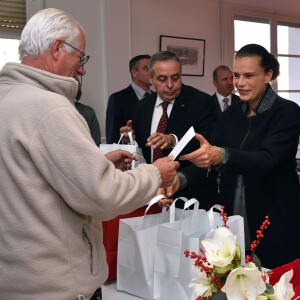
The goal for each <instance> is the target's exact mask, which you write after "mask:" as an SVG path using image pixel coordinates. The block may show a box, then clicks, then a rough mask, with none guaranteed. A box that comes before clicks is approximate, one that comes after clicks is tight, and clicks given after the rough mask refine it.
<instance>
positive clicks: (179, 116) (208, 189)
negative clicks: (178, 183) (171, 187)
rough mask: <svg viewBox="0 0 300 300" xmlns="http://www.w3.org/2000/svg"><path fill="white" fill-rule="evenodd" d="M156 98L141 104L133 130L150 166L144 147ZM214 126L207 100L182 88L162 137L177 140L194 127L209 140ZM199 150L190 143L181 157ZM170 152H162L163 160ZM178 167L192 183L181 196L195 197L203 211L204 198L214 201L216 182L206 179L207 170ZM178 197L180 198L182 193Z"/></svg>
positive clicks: (212, 110)
mask: <svg viewBox="0 0 300 300" xmlns="http://www.w3.org/2000/svg"><path fill="white" fill-rule="evenodd" d="M156 98H157V94H156V93H154V94H152V95H150V96H148V97H147V98H145V99H142V100H140V101H139V103H138V104H137V106H136V110H135V113H134V116H133V130H134V133H135V135H136V141H137V143H138V144H139V146H140V147H141V148H142V150H143V154H144V157H145V160H146V162H147V163H151V149H150V148H149V147H146V146H145V145H146V143H147V138H148V137H149V136H150V134H151V132H150V131H151V123H152V115H153V111H154V106H155V102H156ZM215 122H216V112H215V107H214V104H213V103H212V101H211V99H210V96H209V95H208V94H206V93H204V92H201V91H199V90H197V89H195V88H193V87H190V86H187V85H183V86H182V89H181V92H180V94H179V96H178V97H177V98H176V99H175V102H174V105H173V108H172V111H171V114H170V116H169V119H168V123H167V127H166V131H165V133H166V134H169V133H173V134H175V135H176V136H177V137H178V140H180V139H181V138H182V136H183V135H184V134H185V133H186V131H187V130H188V129H189V128H190V127H191V126H194V129H195V131H196V132H197V133H201V134H202V135H203V136H204V137H205V138H208V139H209V138H210V134H211V131H212V129H213V127H214V125H215ZM199 146H200V145H199V142H198V141H197V140H196V139H192V141H191V142H190V143H189V144H188V145H187V146H186V148H185V149H184V150H183V151H182V153H181V154H184V153H190V152H192V151H194V150H196V149H198V148H199ZM171 150H172V149H166V150H164V156H167V155H168V154H169V153H170V151H171ZM180 164H181V167H180V169H181V170H185V173H184V174H185V175H186V177H190V178H191V180H188V181H189V189H188V191H185V192H184V196H186V197H188V198H190V197H192V196H193V197H196V198H197V199H198V200H200V206H201V207H204V202H202V201H201V199H202V200H203V198H206V201H212V202H215V201H217V193H216V191H217V190H216V186H215V179H214V178H207V176H206V170H204V169H200V168H197V167H195V166H194V165H192V166H191V163H189V162H187V161H186V162H184V161H181V162H180ZM189 174H191V176H189ZM201 178H202V179H201ZM192 179H193V181H192ZM204 194H207V196H204ZM181 195H183V194H182V193H181ZM208 206H209V205H208ZM208 206H207V207H208Z"/></svg>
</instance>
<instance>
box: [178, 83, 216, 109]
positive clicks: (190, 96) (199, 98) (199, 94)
mask: <svg viewBox="0 0 300 300" xmlns="http://www.w3.org/2000/svg"><path fill="white" fill-rule="evenodd" d="M181 96H182V99H184V101H186V102H189V103H195V105H204V104H205V103H211V96H210V95H209V94H208V93H206V92H203V91H200V90H198V89H196V88H194V87H192V86H189V85H182V90H181Z"/></svg>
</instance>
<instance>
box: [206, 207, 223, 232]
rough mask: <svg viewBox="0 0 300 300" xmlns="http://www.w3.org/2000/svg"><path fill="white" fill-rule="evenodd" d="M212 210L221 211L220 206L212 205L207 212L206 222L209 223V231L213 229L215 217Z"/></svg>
mask: <svg viewBox="0 0 300 300" xmlns="http://www.w3.org/2000/svg"><path fill="white" fill-rule="evenodd" d="M214 209H216V210H218V211H220V212H221V211H222V208H221V205H220V204H215V205H213V206H212V207H211V208H210V210H209V212H208V221H209V226H210V229H215V217H214Z"/></svg>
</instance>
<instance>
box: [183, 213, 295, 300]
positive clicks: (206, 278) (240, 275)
mask: <svg viewBox="0 0 300 300" xmlns="http://www.w3.org/2000/svg"><path fill="white" fill-rule="evenodd" d="M220 214H221V216H222V217H223V221H224V225H223V227H220V228H218V229H216V230H214V231H213V232H212V233H211V234H210V236H209V237H210V238H209V239H205V240H202V241H201V243H202V246H203V248H202V249H200V254H197V253H195V252H190V251H188V250H186V251H185V252H184V254H185V256H186V257H190V258H192V259H194V260H195V262H194V264H193V268H194V270H195V272H196V278H195V279H193V280H192V282H191V284H190V287H192V288H194V290H193V296H192V299H195V300H217V299H218V300H219V299H220V300H221V299H227V300H266V299H276V300H290V299H292V297H293V296H294V294H295V293H294V290H293V285H292V284H291V283H290V280H291V279H292V276H293V270H290V271H288V272H286V273H284V274H283V275H282V276H281V278H280V280H279V281H278V282H277V283H276V284H275V285H274V286H272V285H271V284H270V283H269V280H268V279H269V275H270V271H266V272H263V271H262V269H261V266H259V263H258V259H257V258H256V256H255V254H254V252H255V249H256V247H257V246H258V245H259V243H260V240H261V239H262V238H263V237H264V231H265V230H266V229H267V228H268V226H269V225H270V220H269V218H268V216H266V217H265V220H264V221H263V223H262V225H261V227H260V229H259V230H258V231H257V234H256V240H254V241H253V242H252V243H251V246H250V250H251V255H247V256H246V263H245V265H242V263H241V248H240V245H239V244H238V243H237V237H236V236H235V235H234V234H233V233H232V232H231V231H230V230H229V229H228V226H227V225H226V222H227V221H228V216H227V214H226V213H225V212H224V207H222V211H221V213H220Z"/></svg>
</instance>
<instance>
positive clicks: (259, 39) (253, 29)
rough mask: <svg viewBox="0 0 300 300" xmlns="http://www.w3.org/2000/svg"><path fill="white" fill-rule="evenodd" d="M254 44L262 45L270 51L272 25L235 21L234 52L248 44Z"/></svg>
mask: <svg viewBox="0 0 300 300" xmlns="http://www.w3.org/2000/svg"><path fill="white" fill-rule="evenodd" d="M258 33H259V34H258ZM252 43H255V44H259V45H262V46H263V47H265V48H266V49H267V50H268V51H270V45H271V43H270V25H269V24H266V23H259V22H252V21H240V20H234V50H235V51H238V50H239V49H240V48H242V47H243V46H245V45H246V44H252Z"/></svg>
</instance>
